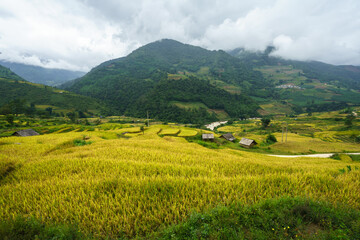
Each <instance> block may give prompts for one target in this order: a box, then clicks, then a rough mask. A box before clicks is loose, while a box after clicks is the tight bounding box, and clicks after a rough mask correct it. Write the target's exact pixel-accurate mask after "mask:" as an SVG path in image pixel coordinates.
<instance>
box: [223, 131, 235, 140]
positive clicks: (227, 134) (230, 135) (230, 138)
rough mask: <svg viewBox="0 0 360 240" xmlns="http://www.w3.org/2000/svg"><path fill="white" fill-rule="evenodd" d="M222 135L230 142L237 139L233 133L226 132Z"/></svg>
mask: <svg viewBox="0 0 360 240" xmlns="http://www.w3.org/2000/svg"><path fill="white" fill-rule="evenodd" d="M220 137H221V138H224V139H226V140H228V141H230V142H233V141H235V137H234V136H233V135H232V134H231V133H225V134H223V135H221V136H220Z"/></svg>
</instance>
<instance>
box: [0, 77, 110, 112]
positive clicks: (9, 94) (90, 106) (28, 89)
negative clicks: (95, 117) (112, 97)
mask: <svg viewBox="0 0 360 240" xmlns="http://www.w3.org/2000/svg"><path fill="white" fill-rule="evenodd" d="M0 95H1V99H0V106H1V105H3V104H6V103H7V102H9V101H12V100H14V99H24V100H26V102H27V103H28V104H30V103H35V104H36V105H41V106H42V108H46V107H53V108H54V109H55V110H56V111H71V110H82V111H84V110H88V111H92V112H95V113H96V112H98V111H99V110H101V109H102V108H103V106H102V105H101V104H99V103H98V102H97V101H96V100H94V99H92V98H89V97H85V96H80V95H78V94H75V93H71V92H68V91H64V90H59V89H56V88H52V87H49V86H45V85H42V84H36V83H30V82H27V81H24V80H17V81H15V80H12V79H11V80H10V79H6V78H0Z"/></svg>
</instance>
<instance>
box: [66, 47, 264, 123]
mask: <svg viewBox="0 0 360 240" xmlns="http://www.w3.org/2000/svg"><path fill="white" fill-rule="evenodd" d="M195 78H196V79H198V80H199V81H200V80H201V81H202V82H201V83H200V85H201V88H202V89H213V91H214V92H216V93H215V95H217V96H216V97H215V98H214V99H217V100H216V101H218V102H221V103H222V104H218V105H215V104H212V103H210V101H207V100H206V99H205V98H204V97H203V96H199V97H198V99H197V100H196V101H199V103H202V104H204V105H206V107H207V108H209V109H214V108H215V109H216V110H225V111H226V113H227V114H228V115H229V116H230V117H239V116H240V115H250V116H256V115H257V114H258V113H257V109H258V106H257V105H256V104H253V103H252V104H249V105H248V106H247V107H244V106H240V105H242V103H241V101H238V100H236V99H238V98H239V97H231V96H230V95H229V94H228V93H225V91H222V90H221V89H224V90H230V91H228V92H231V93H237V94H241V95H242V97H241V99H243V98H246V95H247V94H249V93H262V92H266V89H267V88H268V87H270V84H269V83H268V82H267V81H266V80H265V79H264V78H263V77H262V74H261V73H260V72H257V71H253V70H252V69H250V68H248V67H247V66H246V65H245V64H242V63H241V61H240V60H239V59H237V58H235V57H232V56H230V55H229V54H227V53H225V52H224V51H208V50H205V49H203V48H200V47H195V46H191V45H187V44H182V43H179V42H177V41H174V40H162V41H157V42H154V43H151V44H148V45H146V46H143V47H141V48H139V49H137V50H136V51H134V52H133V53H131V54H130V55H129V56H127V57H125V58H119V59H114V60H111V61H108V62H105V63H103V64H101V65H99V66H98V67H96V68H94V69H93V70H91V71H90V72H89V73H88V74H86V75H85V76H84V77H82V78H80V79H77V80H75V81H73V82H72V83H67V84H66V85H64V87H65V88H66V89H68V90H71V91H74V92H77V93H80V94H84V95H88V96H92V97H95V98H98V99H102V100H104V101H106V102H107V103H109V104H111V105H112V106H113V107H114V108H115V109H116V110H118V111H119V112H120V113H129V114H135V115H136V116H139V117H145V116H146V110H150V109H151V110H152V111H153V112H155V113H156V114H155V115H156V116H158V117H159V118H160V119H163V120H174V121H176V120H178V119H179V118H177V117H168V116H165V114H157V113H158V112H161V111H163V109H164V108H171V109H172V110H171V111H175V112H177V114H176V115H178V114H183V110H182V109H181V108H179V107H178V106H177V105H175V104H172V103H171V100H176V101H180V102H189V101H190V102H192V101H193V100H194V99H190V98H191V97H190V98H189V95H194V94H195V95H197V94H198V92H193V91H191V89H192V86H188V87H186V89H185V90H182V91H181V95H179V94H178V95H177V96H174V97H170V98H169V97H167V98H166V101H165V98H164V99H163V100H162V101H161V102H162V103H163V104H162V105H159V106H160V107H157V106H155V108H156V109H154V106H153V107H151V108H150V109H149V108H148V109H145V107H144V105H143V104H139V102H142V101H144V99H147V100H149V96H153V97H152V98H151V102H154V101H158V99H154V96H156V98H158V97H159V98H161V96H158V95H161V94H163V93H165V92H166V91H167V90H169V91H170V92H174V91H172V90H171V89H172V88H173V87H174V85H173V83H175V82H176V81H178V80H180V79H182V80H184V82H182V83H185V84H186V85H188V84H195V83H196V80H194V79H195ZM186 79H187V80H186ZM164 80H169V81H164ZM170 80H173V81H170ZM158 85H159V86H158ZM167 85H168V86H167ZM194 87H195V88H197V89H199V86H194ZM164 89H166V91H163V90H164ZM175 89H178V87H175ZM240 90H241V91H240ZM254 90H256V91H254ZM158 91H161V93H160V92H158ZM220 92H221V93H220ZM205 95H206V94H205ZM207 97H208V98H212V95H211V94H209V95H208V96H207ZM219 97H220V98H219ZM223 97H224V98H223ZM192 98H193V97H192ZM229 99H232V100H231V101H230V100H229ZM169 100H170V101H169ZM248 101H249V102H252V101H251V100H250V99H248ZM234 104H236V105H239V106H238V108H237V110H235V111H233V110H230V109H231V108H232V107H231V106H232V105H234ZM245 108H247V109H246V110H244V111H242V110H241V109H245ZM192 111H193V113H194V112H198V110H197V109H196V108H193V109H192ZM199 114H200V113H199ZM162 115H164V116H162ZM207 117H209V116H207Z"/></svg>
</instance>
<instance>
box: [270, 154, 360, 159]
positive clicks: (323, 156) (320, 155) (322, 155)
mask: <svg viewBox="0 0 360 240" xmlns="http://www.w3.org/2000/svg"><path fill="white" fill-rule="evenodd" d="M334 154H335V153H318V154H309V155H268V156H273V157H283V158H298V157H314V158H329V157H331V156H332V155H334ZM339 154H347V155H360V153H339Z"/></svg>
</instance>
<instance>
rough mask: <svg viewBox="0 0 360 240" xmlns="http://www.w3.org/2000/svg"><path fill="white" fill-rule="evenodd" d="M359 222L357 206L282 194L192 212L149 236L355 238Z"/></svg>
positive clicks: (187, 237) (359, 229) (166, 237)
mask: <svg viewBox="0 0 360 240" xmlns="http://www.w3.org/2000/svg"><path fill="white" fill-rule="evenodd" d="M359 226H360V211H359V210H356V209H350V208H345V207H337V208H335V207H334V206H332V205H330V204H329V203H326V202H319V201H312V200H309V199H301V198H287V197H284V198H281V199H275V200H274V199H269V200H266V201H263V202H260V203H257V204H254V205H250V206H249V205H240V204H237V205H232V206H219V207H216V208H214V209H212V210H210V211H208V212H206V213H203V214H201V213H194V214H193V215H191V216H190V218H189V219H188V220H187V221H186V222H183V223H180V224H178V225H174V226H171V227H169V228H167V229H165V230H164V231H162V232H160V233H157V234H154V235H153V236H152V237H149V239H178V240H180V239H184V240H185V239H314V236H315V235H316V236H317V238H316V239H359V236H360V235H359V234H360V228H359ZM340 236H341V238H339V237H340Z"/></svg>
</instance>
